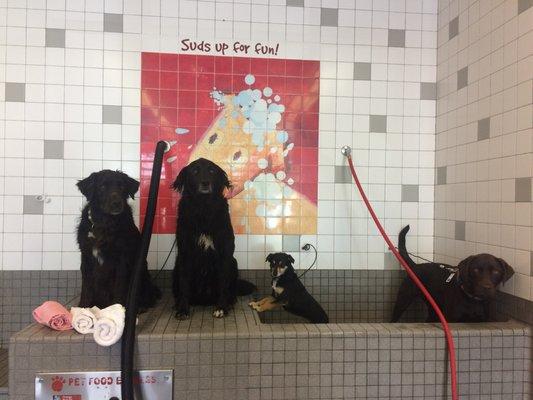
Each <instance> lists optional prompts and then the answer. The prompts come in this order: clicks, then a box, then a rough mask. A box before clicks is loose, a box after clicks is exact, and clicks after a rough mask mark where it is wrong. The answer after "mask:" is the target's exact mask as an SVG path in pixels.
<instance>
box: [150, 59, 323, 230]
mask: <svg viewBox="0 0 533 400" xmlns="http://www.w3.org/2000/svg"><path fill="white" fill-rule="evenodd" d="M319 75H320V62H319V61H307V60H288V59H287V60H286V59H266V58H245V57H227V56H208V55H190V54H165V53H142V71H141V189H140V197H141V213H142V212H143V211H144V209H145V206H146V201H147V197H146V196H147V194H148V187H149V183H150V174H151V169H152V162H153V153H154V149H155V143H156V142H157V141H158V140H168V141H170V142H171V143H172V144H173V146H172V148H171V150H170V151H169V152H168V153H166V155H165V160H164V164H163V171H162V177H161V185H160V192H159V193H160V195H159V199H158V208H157V215H156V222H155V224H154V233H163V234H164V233H174V232H175V228H176V210H177V203H178V200H179V194H178V193H175V192H174V191H172V190H171V185H172V182H173V181H174V179H175V177H176V176H177V174H178V173H179V171H180V170H181V169H182V168H183V167H184V166H186V165H187V164H189V163H190V162H192V161H194V160H196V159H198V158H206V159H209V160H211V161H213V162H215V163H216V164H218V165H219V166H220V167H221V168H223V169H224V171H226V173H227V174H228V177H229V179H230V181H231V183H232V189H231V190H229V191H227V192H226V193H225V196H226V197H227V198H228V200H229V205H230V213H231V218H232V223H233V228H234V230H235V233H236V234H267V235H268V234H295V235H299V234H315V233H316V229H317V191H318V190H317V181H318V119H319V87H320V80H319V79H320V76H319ZM143 219H144V216H143V215H141V221H142V220H143Z"/></svg>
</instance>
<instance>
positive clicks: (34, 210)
mask: <svg viewBox="0 0 533 400" xmlns="http://www.w3.org/2000/svg"><path fill="white" fill-rule="evenodd" d="M43 206H44V203H43V202H42V201H39V200H37V199H36V196H28V195H25V196H24V200H23V204H22V212H23V213H24V214H39V215H40V214H42V213H43Z"/></svg>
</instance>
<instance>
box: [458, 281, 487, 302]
mask: <svg viewBox="0 0 533 400" xmlns="http://www.w3.org/2000/svg"><path fill="white" fill-rule="evenodd" d="M456 276H457V278H456V281H457V284H458V285H459V287H460V288H461V291H462V292H463V293H464V294H465V296H466V297H468V298H469V299H471V300H475V301H484V300H485V299H482V298H481V297H477V296H475V295H473V294H472V293H469V292H468V290H466V288H465V285H463V282H462V280H461V277H460V275H459V274H457V275H456Z"/></svg>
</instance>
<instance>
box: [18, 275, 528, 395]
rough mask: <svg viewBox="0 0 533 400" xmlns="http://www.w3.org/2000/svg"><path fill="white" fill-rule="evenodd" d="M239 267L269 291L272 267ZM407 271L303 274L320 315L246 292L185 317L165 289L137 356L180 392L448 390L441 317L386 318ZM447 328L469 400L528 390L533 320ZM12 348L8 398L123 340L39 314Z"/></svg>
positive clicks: (115, 360)
mask: <svg viewBox="0 0 533 400" xmlns="http://www.w3.org/2000/svg"><path fill="white" fill-rule="evenodd" d="M243 275H244V276H245V277H246V278H247V279H250V280H253V281H254V282H257V283H258V285H259V287H260V292H261V293H263V294H264V293H268V281H269V279H268V275H267V274H265V273H264V272H260V271H249V272H247V273H246V274H243ZM402 278H403V273H402V272H401V271H398V270H389V271H312V272H310V273H308V275H306V277H305V278H304V279H305V283H306V285H307V286H308V288H309V290H310V291H311V292H312V293H314V294H315V295H316V297H317V298H318V299H319V301H321V302H322V304H323V305H324V307H325V308H326V310H327V311H328V313H329V315H330V317H331V322H332V323H330V324H324V325H312V324H307V323H302V321H299V320H296V319H294V318H291V317H289V316H288V314H286V313H285V312H283V311H279V312H276V313H274V312H273V313H272V314H270V315H261V316H260V315H258V314H257V313H256V312H255V311H253V310H251V309H250V308H249V307H248V305H247V302H248V301H249V300H250V299H249V298H241V299H240V300H239V302H238V303H237V304H236V306H235V309H234V310H233V311H232V312H231V314H230V315H229V316H228V317H227V318H224V319H214V318H213V317H212V316H211V311H212V310H211V309H210V308H202V307H196V308H194V310H193V312H192V316H191V318H190V319H189V320H185V321H179V320H177V319H175V318H174V317H173V310H172V304H173V301H172V297H171V296H170V294H169V293H167V295H166V296H165V297H164V299H163V300H162V301H161V302H160V304H159V305H158V307H157V308H156V309H154V310H152V311H150V312H149V313H146V314H143V315H142V316H141V318H140V323H139V326H138V339H137V354H136V358H135V359H136V367H137V368H139V369H167V368H171V369H173V370H174V399H222V398H233V399H243V400H248V399H250V400H252V399H354V398H357V399H391V398H392V399H394V398H396V399H445V398H449V392H448V390H449V382H448V378H447V355H446V349H445V341H444V335H443V332H442V329H441V328H440V326H439V325H438V324H426V323H421V322H416V321H423V319H424V309H423V308H422V307H417V306H414V307H413V308H412V309H411V310H410V312H409V313H408V315H407V316H406V321H405V322H403V323H399V324H390V323H386V321H387V320H388V319H389V318H390V313H391V310H392V306H393V302H394V297H395V295H396V290H397V288H398V286H399V283H400V282H401V279H402ZM163 280H165V281H168V280H167V278H166V277H164V278H163ZM407 321H409V322H408V323H407ZM452 329H453V335H454V340H455V343H456V346H457V357H458V369H459V383H460V384H459V388H460V389H459V390H460V393H461V398H462V399H480V398H490V399H521V400H525V399H528V398H529V395H530V392H529V388H530V386H529V385H530V380H529V376H530V368H531V360H530V351H531V348H530V346H531V337H530V336H531V332H530V328H529V327H528V325H525V324H522V323H520V322H515V321H513V320H511V321H509V322H504V323H487V324H453V325H452ZM9 349H10V350H9V351H10V353H9V360H10V365H11V369H10V375H9V377H10V386H9V387H10V399H11V400H23V399H24V400H27V399H30V398H33V393H34V381H35V374H36V373H38V372H67V371H94V370H117V369H118V368H119V366H120V347H119V345H118V344H117V345H115V346H113V347H111V348H101V347H98V346H96V345H95V344H94V342H93V341H92V338H91V337H90V336H88V337H83V336H81V335H78V334H76V333H74V332H66V333H56V332H52V331H50V330H48V329H46V328H43V327H40V326H38V325H35V324H33V325H30V326H28V327H27V328H25V329H23V330H22V331H20V332H18V333H16V334H15V335H14V336H12V338H11V341H10V347H9ZM447 396H448V397H447Z"/></svg>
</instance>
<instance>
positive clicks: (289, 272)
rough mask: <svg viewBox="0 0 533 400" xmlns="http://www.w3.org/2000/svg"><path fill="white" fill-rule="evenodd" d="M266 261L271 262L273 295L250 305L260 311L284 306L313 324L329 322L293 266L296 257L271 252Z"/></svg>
mask: <svg viewBox="0 0 533 400" xmlns="http://www.w3.org/2000/svg"><path fill="white" fill-rule="evenodd" d="M266 261H267V262H268V263H270V274H271V275H272V296H267V297H265V298H264V299H261V300H259V301H252V302H250V303H249V304H248V305H249V306H250V307H252V308H253V309H254V310H256V311H258V312H263V311H268V310H275V309H277V308H280V307H283V309H284V310H286V311H288V312H290V313H291V314H294V315H298V316H299V317H302V318H305V319H306V320H308V321H309V322H311V323H313V324H327V323H328V322H329V319H328V315H327V314H326V312H325V311H324V309H323V308H322V307H321V306H320V304H318V302H317V301H316V300H315V299H314V297H313V296H311V295H310V294H309V292H308V291H307V289H306V288H305V286H304V285H303V283H302V282H301V281H300V279H299V278H298V275H296V271H295V270H294V267H293V266H292V264H293V263H294V258H293V257H292V256H291V255H290V254H287V253H271V254H269V255H268V257H267V258H266Z"/></svg>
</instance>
